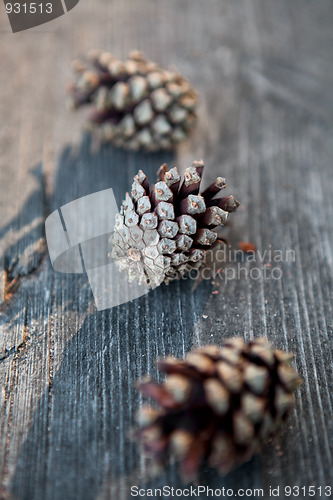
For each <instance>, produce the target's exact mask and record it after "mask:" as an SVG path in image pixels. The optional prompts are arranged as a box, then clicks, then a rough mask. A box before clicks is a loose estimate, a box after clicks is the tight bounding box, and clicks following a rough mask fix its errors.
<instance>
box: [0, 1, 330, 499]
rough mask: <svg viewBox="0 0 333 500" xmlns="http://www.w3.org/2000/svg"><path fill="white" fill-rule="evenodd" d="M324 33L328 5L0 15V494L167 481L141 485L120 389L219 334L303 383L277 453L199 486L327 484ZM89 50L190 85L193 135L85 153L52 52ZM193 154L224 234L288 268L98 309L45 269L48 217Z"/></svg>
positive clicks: (235, 4)
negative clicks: (223, 201) (177, 74)
mask: <svg viewBox="0 0 333 500" xmlns="http://www.w3.org/2000/svg"><path fill="white" fill-rule="evenodd" d="M332 23H333V8H332V4H331V2H330V1H329V0H318V1H316V2H312V1H310V0H293V1H290V0H265V1H259V0H243V1H241V0H240V1H236V0H224V1H220V0H216V1H214V0H210V1H209V2H200V1H199V0H191V1H190V0H189V1H185V0H180V1H178V2H167V1H157V2H152V1H148V0H137V1H136V2H131V1H125V2H102V1H101V0H99V1H92V0H91V1H88V0H85V1H84V0H82V1H81V2H80V4H79V5H78V6H77V7H76V8H75V9H74V10H73V11H71V12H70V13H69V14H67V15H66V16H63V17H61V18H59V19H58V20H56V21H54V22H52V23H50V24H48V25H44V26H41V27H39V28H37V29H34V30H31V31H28V32H23V33H19V34H16V35H12V34H11V32H10V29H9V24H8V21H7V19H6V17H5V14H4V9H3V7H2V12H1V24H0V38H1V44H0V57H1V72H0V81H1V98H0V110H1V117H2V125H1V130H0V151H1V155H0V166H1V168H0V189H1V198H0V226H1V228H0V262H1V269H2V273H1V278H0V286H1V287H2V288H1V297H2V298H1V302H3V303H2V305H1V310H0V326H1V338H0V356H1V361H0V380H1V392H0V398H1V408H2V410H1V418H0V478H1V479H0V481H1V490H0V497H3V498H12V499H17V500H21V499H29V500H30V499H36V500H37V499H38V500H44V499H47V500H49V499H64V498H66V500H72V499H73V500H74V499H79V500H85V499H87V500H93V499H99V500H102V499H103V500H104V499H108V498H112V499H121V500H122V499H127V498H131V497H130V491H129V488H130V486H131V485H134V484H136V485H140V486H142V487H148V486H150V487H155V486H161V485H164V484H167V485H171V486H179V485H180V482H179V479H178V476H177V473H176V469H175V468H174V467H170V468H169V469H167V470H166V471H165V473H164V474H163V476H162V477H159V478H149V475H148V477H147V471H145V470H144V466H143V463H142V460H141V459H140V457H139V456H138V454H137V450H136V447H135V445H133V444H132V443H131V441H130V440H129V437H128V432H129V429H130V427H131V424H132V422H133V414H134V413H135V411H136V409H137V407H138V405H139V404H140V403H141V399H140V398H139V396H138V395H137V393H136V391H135V389H134V381H135V379H137V378H138V377H140V376H142V375H143V374H145V373H147V372H152V373H154V372H155V368H154V359H155V358H156V357H157V356H161V355H165V354H174V355H179V356H181V355H183V354H184V353H185V352H187V351H188V350H189V349H190V348H191V346H192V345H193V344H195V343H204V342H217V343H218V342H220V341H221V340H222V339H223V338H226V337H227V336H230V335H236V334H238V335H244V337H245V338H246V339H249V338H251V337H252V336H261V335H265V336H267V337H268V338H270V339H272V340H273V341H274V342H275V343H276V345H277V346H279V347H283V348H289V349H292V350H294V352H295V353H296V364H297V367H298V369H299V370H300V372H301V374H302V375H303V377H304V379H305V382H304V385H303V387H302V388H301V390H300V391H299V393H298V395H297V405H296V409H295V411H294V413H293V414H292V416H291V418H290V420H289V421H288V425H287V426H286V428H285V430H284V432H283V433H282V434H281V436H280V437H279V439H278V440H277V441H276V442H275V443H273V444H268V445H267V446H266V447H265V448H264V449H263V453H262V455H261V456H259V457H256V458H254V459H253V460H252V461H251V462H249V463H248V464H246V465H244V466H242V467H240V468H239V469H237V470H236V471H235V472H232V473H231V474H229V475H228V476H227V477H225V478H220V477H218V475H217V474H215V473H214V472H213V471H211V470H209V469H208V468H205V469H204V470H203V473H202V476H201V480H200V482H201V483H202V484H208V485H210V486H211V487H222V486H225V487H229V488H234V489H235V490H236V488H259V487H263V488H265V491H266V492H267V491H268V487H269V486H270V485H271V486H277V485H280V486H281V487H283V486H284V485H291V486H293V485H300V486H303V485H304V486H307V485H310V484H311V485H317V486H325V485H329V484H330V485H332V483H333V472H332V471H333V460H332V452H333V419H332V396H331V394H332V386H333V383H332V376H333V358H332V348H333V342H332V333H333V331H332V330H333V312H332V294H333V258H332V242H333V241H332V240H333V223H332V220H333V202H332V193H333V169H332V161H333V154H332V153H333V151H332V117H333V113H332V111H333V108H332V104H333V99H332V83H333V65H332V55H333V44H332V34H331V33H332ZM92 47H101V48H107V49H109V50H111V51H112V52H114V53H115V54H116V55H117V56H119V57H124V56H125V55H126V54H127V52H128V51H129V50H130V49H132V48H138V49H141V50H143V51H145V52H146V53H147V55H149V56H150V57H151V58H152V59H154V60H156V61H158V62H160V63H162V64H173V65H176V66H177V67H178V68H179V69H180V70H181V71H182V72H183V73H184V74H185V75H186V76H187V77H188V78H189V79H190V80H191V81H192V83H193V84H194V86H195V87H196V88H197V90H198V91H199V93H200V98H201V104H200V116H199V118H200V121H199V126H198V129H197V131H196V133H195V135H194V137H193V138H192V139H191V140H190V141H189V142H188V143H187V144H186V145H183V146H182V147H181V148H180V149H179V151H178V152H177V156H176V157H175V158H174V157H172V156H171V155H170V154H167V155H163V154H154V155H149V156H147V155H144V154H134V153H125V152H122V151H117V150H113V149H112V148H110V147H106V148H103V149H102V150H101V151H92V150H91V147H90V142H89V137H85V136H82V134H81V129H80V125H81V123H82V121H83V119H84V114H85V113H84V112H83V113H79V114H78V115H69V114H68V113H67V112H66V110H65V108H64V100H65V92H64V88H65V85H66V83H67V82H68V81H69V80H70V77H71V75H70V61H71V60H72V59H73V58H74V57H76V56H77V55H80V54H84V53H85V52H86V50H88V49H90V48H92ZM200 157H203V158H204V159H205V162H206V165H207V171H206V177H205V182H206V183H208V182H209V181H211V180H212V179H213V178H214V176H216V175H220V174H222V175H225V176H226V177H227V180H228V186H229V188H230V191H229V192H233V193H234V194H235V195H236V197H237V198H239V199H240V200H241V201H242V205H243V206H242V210H240V211H239V212H238V214H236V215H235V217H233V220H234V222H233V225H232V227H230V228H229V233H230V234H229V236H230V240H231V241H232V242H233V243H237V242H238V241H240V240H250V241H251V242H253V243H255V244H256V246H257V247H258V249H260V250H261V251H264V250H268V249H272V251H278V250H282V251H286V250H294V251H295V256H296V258H295V261H294V262H293V261H287V262H285V261H284V262H279V263H274V262H269V261H268V259H267V258H266V259H265V261H264V262H258V261H257V262H256V263H250V262H247V263H241V262H240V263H239V264H240V265H241V266H243V267H244V266H245V267H246V269H247V271H248V272H249V271H250V270H251V269H254V268H255V267H259V268H260V269H261V270H262V269H266V270H267V269H268V271H269V270H272V268H275V267H277V268H278V269H280V270H281V272H282V277H281V279H273V278H272V275H271V274H269V273H268V274H267V277H266V279H265V277H264V276H263V275H262V274H261V276H260V278H259V279H255V278H256V277H257V274H255V273H254V274H253V275H252V279H251V278H249V279H246V278H245V274H246V271H243V272H242V274H241V276H240V279H233V280H230V281H228V282H226V279H222V280H221V283H220V287H219V288H218V292H219V293H218V294H212V286H211V284H210V283H209V282H203V283H202V284H201V285H200V286H199V287H197V288H196V290H195V291H192V283H190V282H182V283H178V284H173V285H171V286H169V287H165V286H162V287H160V288H158V289H156V290H154V291H153V292H151V293H150V294H149V295H147V296H145V297H142V298H140V299H137V300H135V301H133V302H132V303H130V304H125V305H122V306H119V307H116V308H114V309H112V310H107V311H102V312H97V311H96V309H95V306H94V304H93V299H92V295H91V291H90V288H89V284H88V282H87V280H86V278H85V277H84V276H77V275H61V274H58V273H55V272H54V271H53V270H52V268H51V265H50V263H49V259H48V256H47V253H46V252H45V249H44V247H43V235H44V230H43V222H44V219H45V217H46V216H47V215H48V214H49V213H50V212H51V211H52V210H54V209H56V208H58V207H59V206H61V205H62V204H64V203H66V202H69V201H71V200H73V199H74V198H77V197H79V196H83V195H85V194H88V193H90V192H95V191H97V190H99V189H103V188H105V187H113V189H114V190H115V192H116V196H117V199H118V202H119V201H120V200H121V197H122V194H123V193H124V192H125V190H126V189H127V188H128V186H129V182H130V179H131V177H132V175H134V174H135V173H136V171H137V170H138V169H139V168H144V169H145V171H147V173H149V174H150V176H151V177H152V176H153V174H154V170H155V168H156V167H158V166H159V165H160V164H161V163H162V162H164V161H174V160H176V161H177V163H178V164H179V165H180V167H181V168H182V169H184V168H185V167H186V166H187V165H188V163H189V162H190V161H192V160H193V159H198V158H200ZM267 264H268V266H267ZM237 266H238V262H232V263H230V264H229V266H228V268H229V269H230V270H235V271H236V270H237ZM269 266H271V267H269ZM230 272H231V271H230ZM12 280H15V281H14V282H13V281H12ZM10 283H13V284H14V283H15V284H16V287H15V286H12V287H10ZM206 316H207V317H206ZM266 494H267V493H266ZM280 498H284V495H283V494H282V493H281V495H280ZM304 498H307V496H304ZM318 498H319V497H318Z"/></svg>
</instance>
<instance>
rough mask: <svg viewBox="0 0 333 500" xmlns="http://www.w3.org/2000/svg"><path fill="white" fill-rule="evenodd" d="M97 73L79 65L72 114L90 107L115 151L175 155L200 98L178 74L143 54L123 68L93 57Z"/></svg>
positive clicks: (95, 124)
mask: <svg viewBox="0 0 333 500" xmlns="http://www.w3.org/2000/svg"><path fill="white" fill-rule="evenodd" d="M88 57H89V59H90V61H91V65H92V67H91V68H90V67H86V66H85V65H84V64H83V63H82V62H81V61H74V63H73V66H74V70H75V72H76V75H77V77H76V82H75V83H73V84H71V85H70V87H69V92H70V100H69V104H70V107H71V108H78V107H79V106H81V105H82V104H91V105H92V107H93V111H92V113H91V116H90V121H91V125H92V126H93V128H94V129H99V131H100V135H101V137H102V139H104V140H105V141H112V142H113V143H114V144H115V145H116V146H119V147H124V148H127V149H133V150H137V149H139V148H143V149H145V150H146V151H157V150H160V149H171V148H172V147H173V146H174V145H175V144H176V143H178V142H181V141H183V140H184V139H185V138H186V136H187V134H188V133H189V131H190V129H191V128H192V126H193V124H194V122H195V119H196V115H195V108H196V105H197V96H196V92H195V91H194V90H193V88H192V87H191V85H190V84H189V82H188V81H187V80H186V79H185V78H184V77H183V76H181V75H180V74H179V73H178V72H176V71H170V70H164V69H162V68H160V67H159V66H158V65H157V64H155V63H153V62H151V61H149V60H148V59H146V58H145V56H144V55H143V54H141V53H139V52H131V53H130V56H129V58H128V60H127V61H125V62H122V61H119V60H118V59H116V58H115V57H114V56H113V55H112V54H109V53H107V52H101V51H92V52H90V54H88Z"/></svg>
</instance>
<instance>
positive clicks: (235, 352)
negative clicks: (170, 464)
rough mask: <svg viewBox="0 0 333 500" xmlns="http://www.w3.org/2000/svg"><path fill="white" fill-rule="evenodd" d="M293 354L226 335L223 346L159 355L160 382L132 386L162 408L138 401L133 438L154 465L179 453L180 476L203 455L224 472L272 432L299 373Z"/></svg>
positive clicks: (190, 475)
mask: <svg viewBox="0 0 333 500" xmlns="http://www.w3.org/2000/svg"><path fill="white" fill-rule="evenodd" d="M292 359H293V355H292V354H288V353H286V352H284V351H281V350H276V349H274V347H273V346H272V345H271V344H270V343H269V342H267V341H266V340H265V339H264V338H257V339H255V340H253V341H251V342H250V343H249V344H248V345H246V344H245V343H244V342H243V340H242V339H241V338H231V339H228V340H226V341H225V342H224V345H223V347H222V348H220V347H218V346H216V345H207V346H205V347H202V348H198V349H195V350H194V351H192V352H190V353H189V354H188V355H187V356H186V358H185V360H184V361H181V360H176V359H173V358H166V359H165V360H162V361H160V362H159V363H158V367H159V369H160V370H161V371H162V372H165V373H166V374H167V378H166V380H165V382H164V383H163V384H157V383H154V382H152V381H150V380H147V381H142V382H140V383H139V384H138V389H139V391H140V392H141V393H142V394H143V395H144V396H146V397H150V398H152V399H153V400H155V402H156V403H158V405H160V406H161V409H155V408H152V407H150V406H144V407H143V408H142V409H141V411H140V412H139V414H138V425H139V429H138V430H136V431H135V433H134V437H135V439H137V440H139V441H140V442H141V443H142V445H143V449H144V452H145V453H147V454H148V455H150V456H152V457H153V459H154V463H157V464H158V465H159V466H163V465H165V464H166V462H167V461H168V459H170V458H174V459H176V460H177V461H179V462H180V473H181V476H182V478H183V479H184V480H185V481H190V480H193V479H195V478H196V475H197V472H198V468H199V466H200V464H201V463H202V461H203V460H208V462H209V464H210V465H211V466H212V467H215V468H217V469H218V470H219V472H220V473H221V474H223V475H224V474H227V473H228V472H229V471H230V470H231V469H232V468H234V467H235V466H237V465H239V464H241V463H243V462H245V461H247V460H249V459H250V458H251V457H252V455H253V454H254V453H256V452H257V451H258V449H259V447H260V444H261V443H262V442H263V441H264V440H265V439H266V438H267V437H270V436H272V435H274V434H275V433H276V432H277V430H278V429H279V427H280V425H281V423H282V422H283V421H284V420H285V418H286V416H287V413H288V411H289V410H290V408H291V407H292V406H293V402H294V398H293V391H295V390H296V389H297V388H298V387H299V385H300V384H301V379H300V378H299V376H298V375H297V373H296V372H295V370H294V369H293V368H292V367H291V366H290V362H291V361H292Z"/></svg>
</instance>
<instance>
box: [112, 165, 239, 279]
mask: <svg viewBox="0 0 333 500" xmlns="http://www.w3.org/2000/svg"><path fill="white" fill-rule="evenodd" d="M203 168H204V164H203V162H202V161H199V162H198V161H195V162H193V164H192V166H191V167H189V168H187V169H186V171H185V175H184V181H183V182H182V184H181V183H180V180H181V179H180V175H179V173H178V170H177V168H176V167H174V168H172V169H170V170H168V168H167V165H166V164H164V165H162V166H161V168H160V169H159V171H158V179H159V180H158V182H157V183H156V184H155V185H153V186H152V187H151V188H150V187H149V182H148V179H147V177H146V175H145V174H144V173H143V172H142V171H141V170H140V171H139V173H138V174H137V175H136V176H135V177H134V182H133V185H132V191H131V195H129V194H128V193H127V194H126V199H125V201H124V202H123V204H122V208H121V212H120V214H118V215H117V217H116V224H115V228H114V233H113V235H112V236H111V238H110V241H111V243H112V245H113V248H112V252H111V253H110V255H111V257H113V258H114V259H115V260H116V263H117V265H118V267H119V269H121V270H123V271H127V272H128V274H129V281H135V280H136V281H138V282H139V284H147V285H148V287H149V288H152V287H154V286H158V285H160V284H161V283H162V282H165V283H166V284H168V283H169V282H170V281H171V280H174V279H179V278H181V277H182V276H186V275H187V274H189V273H190V272H191V270H192V269H197V268H199V267H200V266H201V265H202V264H203V262H204V261H205V257H206V252H207V249H210V248H212V246H213V245H214V244H215V243H217V241H218V235H217V233H216V232H215V231H214V230H213V229H214V228H216V227H218V226H222V225H224V223H225V221H226V219H227V217H228V214H229V212H233V211H234V210H236V208H237V207H238V206H239V203H238V201H237V200H236V199H235V198H234V197H233V196H227V197H224V198H218V199H213V197H214V196H215V194H217V193H218V192H219V191H220V190H221V189H222V188H224V187H225V179H224V178H222V177H218V178H217V179H216V181H215V182H213V184H211V185H210V186H209V187H208V188H207V189H206V190H205V191H204V192H203V193H201V194H199V190H200V182H201V176H202V172H203Z"/></svg>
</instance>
